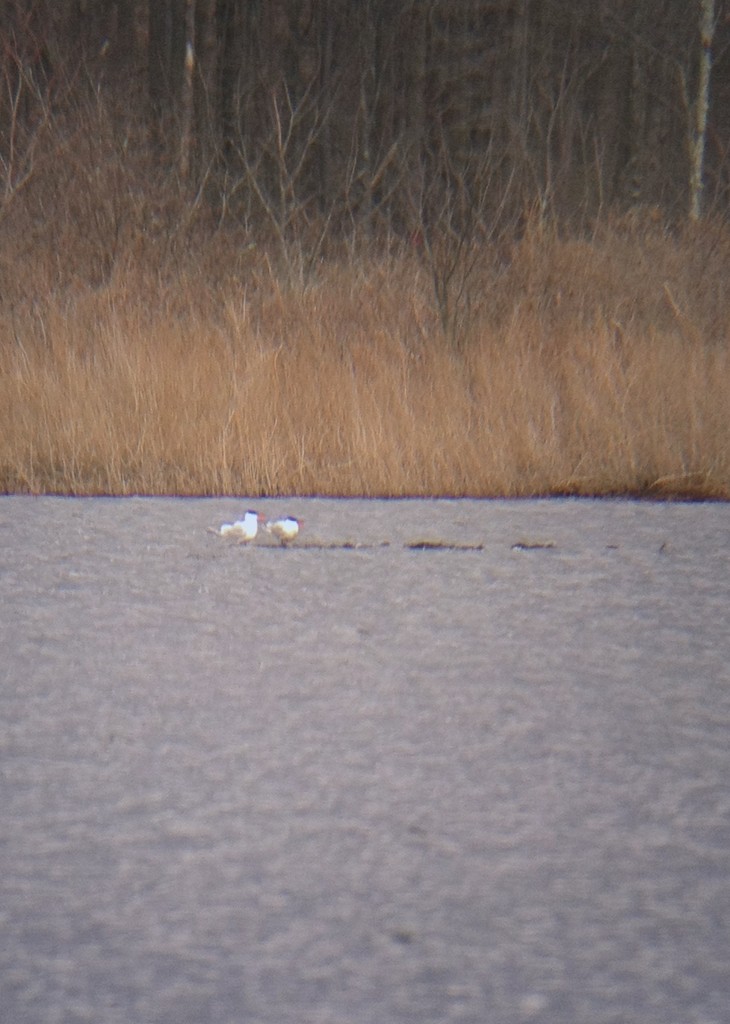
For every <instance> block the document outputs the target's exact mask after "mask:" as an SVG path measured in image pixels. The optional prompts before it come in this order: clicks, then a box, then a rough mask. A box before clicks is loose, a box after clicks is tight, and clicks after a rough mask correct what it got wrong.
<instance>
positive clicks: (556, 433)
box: [0, 182, 730, 498]
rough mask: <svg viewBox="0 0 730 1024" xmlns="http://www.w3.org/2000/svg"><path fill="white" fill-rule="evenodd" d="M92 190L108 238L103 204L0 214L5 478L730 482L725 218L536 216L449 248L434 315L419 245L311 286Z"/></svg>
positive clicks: (4, 484)
mask: <svg viewBox="0 0 730 1024" xmlns="http://www.w3.org/2000/svg"><path fill="white" fill-rule="evenodd" d="M86 185H87V187H91V186H90V184H89V182H87V183H86ZM115 187H118V188H120V189H122V192H123V191H124V189H123V187H122V186H121V185H117V186H115ZM31 198H32V193H31ZM99 202H100V203H102V200H101V198H100V199H99ZM104 202H105V203H106V206H104V205H103V204H102V209H103V210H106V212H107V215H108V219H109V223H110V224H111V223H112V221H114V218H115V217H116V218H117V220H118V221H119V223H118V224H117V227H116V230H115V233H114V245H113V249H109V250H107V249H105V238H106V235H105V233H104V231H105V230H106V229H104V223H106V222H103V223H101V226H100V222H99V221H98V218H97V220H96V221H95V222H94V223H95V224H96V228H95V230H96V232H97V233H96V234H93V232H88V231H87V230H86V225H87V218H88V216H90V214H89V209H93V208H94V206H93V204H94V200H93V196H92V197H91V198H89V197H88V196H87V198H86V200H85V203H86V206H85V207H84V209H82V210H81V211H80V212H79V211H76V213H75V214H74V217H75V218H76V221H74V218H72V217H71V216H70V214H69V217H68V218H66V220H64V223H63V224H61V225H59V224H55V225H54V226H53V230H50V229H45V228H44V227H43V223H42V218H41V219H40V220H39V217H40V214H39V213H38V210H36V212H35V214H34V216H35V218H36V219H35V220H32V219H31V217H30V213H29V212H28V210H30V211H31V212H33V211H32V203H31V202H30V200H29V201H28V203H27V207H28V210H26V212H25V217H26V220H25V221H24V220H23V215H22V214H23V208H22V206H20V205H19V203H15V204H14V205H10V206H8V207H7V208H6V209H5V211H4V215H3V217H2V218H0V230H1V234H2V238H1V241H2V247H1V249H0V271H2V277H1V284H2V288H1V289H0V490H1V491H3V492H30V493H40V492H57V493H64V494H101V493H103V494H120V495H121V494H131V493H143V494H186V495H194V494H195V495H198V494H199V495H211V494H249V495H258V494H271V495H277V494H302V495H305V494H323V495H324V494H326V495H343V496H349V495H372V496H375V495H382V496H399V495H454V496H456V495H472V496H495V495H503V496H518V495H545V494H578V495H607V494H641V495H656V496H685V497H696V498H705V497H724V498H727V497H730V401H729V398H730V388H729V384H730V348H729V346H728V341H729V327H730V300H729V299H728V296H727V280H728V275H727V271H728V267H730V231H728V229H727V228H726V227H725V226H724V225H722V224H715V223H706V224H704V225H701V226H698V227H694V228H692V229H689V228H687V229H685V230H683V231H681V232H670V231H669V230H668V229H667V228H666V227H665V226H664V225H663V224H662V223H661V222H660V221H659V220H658V219H657V217H656V216H655V215H654V214H652V215H650V216H647V217H643V216H642V215H641V214H634V215H633V216H631V217H623V218H620V219H613V220H611V219H610V218H606V219H604V220H603V221H602V222H601V223H600V224H599V225H598V226H597V227H596V228H595V229H594V230H593V232H592V233H591V234H590V235H589V234H587V233H586V232H583V233H582V235H581V237H580V238H576V237H561V235H560V233H559V232H558V231H557V230H554V229H547V228H545V227H543V226H535V225H529V224H528V228H527V230H526V231H523V233H522V236H521V237H520V238H519V239H518V240H515V241H512V242H510V243H509V244H505V242H504V240H501V241H500V242H499V244H497V243H494V242H492V243H490V244H487V243H484V246H483V249H482V250H474V249H472V250H470V252H469V253H468V254H467V262H465V264H464V265H465V266H468V271H469V274H468V279H467V278H466V277H465V278H464V279H463V280H459V276H458V275H459V272H460V271H459V267H458V266H457V268H456V272H455V274H454V277H453V278H452V279H451V280H450V282H449V285H450V286H453V289H454V290H453V293H452V299H453V301H452V302H451V305H450V307H449V316H450V318H451V319H450V321H449V324H448V328H449V329H448V331H446V332H445V330H444V318H443V316H442V315H441V314H442V313H443V310H439V308H438V302H437V301H436V299H435V289H434V273H438V266H436V265H433V264H432V265H429V260H428V256H427V254H425V253H424V252H423V251H422V250H420V249H419V248H418V246H417V244H414V243H413V241H412V240H411V241H403V240H400V241H398V240H394V239H393V238H392V237H391V238H390V239H388V240H387V241H386V242H384V243H383V244H379V243H375V242H372V241H371V242H369V243H368V246H367V247H365V248H361V251H359V252H356V251H355V248H350V249H349V250H348V251H341V252H339V253H338V252H335V251H334V250H333V249H331V250H330V251H328V252H327V253H325V257H324V258H323V259H322V260H320V261H319V262H318V264H317V266H316V267H315V268H314V269H313V270H311V272H309V273H308V275H307V277H306V279H303V278H297V277H296V275H292V274H291V273H290V272H289V271H290V270H291V268H286V267H284V268H282V266H281V263H280V262H279V263H278V264H277V263H275V262H274V261H273V257H272V256H271V252H270V250H267V248H266V246H265V245H262V244H254V242H253V241H252V240H251V238H250V237H249V236H248V235H246V234H245V233H243V232H242V231H241V230H238V231H234V230H227V229H225V228H220V226H218V227H217V228H215V227H210V226H209V225H206V224H205V223H204V221H203V219H201V218H199V217H196V218H194V217H189V218H188V219H187V220H185V219H184V218H182V221H181V219H180V218H177V219H176V218H175V217H174V216H172V214H169V216H167V217H166V218H164V226H163V227H160V228H154V224H156V223H157V222H156V221H154V220H153V219H150V218H152V213H151V212H150V211H149V210H147V211H140V210H137V214H136V216H135V217H134V218H131V217H126V216H122V214H120V213H119V212H118V210H117V207H119V209H121V210H122V211H123V210H124V203H123V202H122V201H121V200H116V201H115V202H116V205H115V204H114V203H112V204H111V207H109V202H110V201H109V199H108V197H107V198H106V199H105V200H104ZM168 212H169V211H168ZM46 214H47V215H49V216H50V214H48V211H46ZM64 216H65V215H64ZM160 216H161V215H160ZM74 223H75V227H74ZM115 223H116V222H115ZM39 224H40V225H41V226H40V227H39ZM174 224H177V227H173V226H171V225H174ZM181 224H182V226H181ZM150 225H152V227H150ZM107 227H109V225H107ZM102 229H104V230H102ZM33 232H35V234H34V233H33ZM82 243H83V244H82ZM60 244H62V245H63V251H62V252H60V251H59V248H58V247H59V245H60Z"/></svg>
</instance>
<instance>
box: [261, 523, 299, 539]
mask: <svg viewBox="0 0 730 1024" xmlns="http://www.w3.org/2000/svg"><path fill="white" fill-rule="evenodd" d="M266 530H267V531H268V532H269V533H270V534H271V535H272V536H273V537H276V539H277V540H278V541H279V543H280V544H291V542H292V541H293V540H296V538H297V535H298V534H299V520H298V519H295V518H294V516H286V518H284V519H272V520H270V521H269V522H268V523H267V524H266Z"/></svg>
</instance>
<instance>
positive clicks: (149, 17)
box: [0, 0, 730, 248]
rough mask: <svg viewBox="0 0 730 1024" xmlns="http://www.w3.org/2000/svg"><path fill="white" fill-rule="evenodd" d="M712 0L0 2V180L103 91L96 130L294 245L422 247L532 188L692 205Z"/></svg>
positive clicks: (150, 167) (727, 125)
mask: <svg viewBox="0 0 730 1024" xmlns="http://www.w3.org/2000/svg"><path fill="white" fill-rule="evenodd" d="M700 10H701V4H700V2H699V0H696V2H688V0H640V2H637V0H571V2H566V0H149V2H146V0H68V2H65V3H60V2H58V0H35V2H34V0H25V2H22V0H4V2H3V3H2V5H0V12H1V13H0V59H1V61H2V65H1V74H0V78H1V80H0V176H1V180H0V188H2V190H3V195H4V199H5V202H6V203H7V202H8V201H9V200H10V199H11V198H12V196H13V195H14V194H15V193H16V192H18V191H19V190H21V189H22V188H24V187H25V186H26V184H27V183H30V181H31V180H32V178H33V177H34V175H37V173H38V170H39V161H40V159H41V146H40V143H39V138H40V136H41V135H42V132H43V130H44V129H45V128H47V126H48V124H49V121H50V120H51V119H52V118H55V122H54V123H55V125H56V128H57V127H58V124H59V119H65V123H66V126H67V127H66V132H67V136H68V133H70V132H72V131H73V130H74V125H73V117H74V116H78V115H79V112H80V111H82V110H84V111H86V113H87V115H88V111H89V110H90V109H93V110H95V111H96V114H95V115H94V116H99V113H98V112H99V109H100V101H103V106H104V126H103V129H102V127H101V126H99V127H98V128H97V134H99V135H101V134H104V135H105V138H106V139H107V142H109V144H110V145H112V146H114V147H115V148H116V152H117V155H121V156H122V157H123V158H124V159H125V160H126V161H128V162H129V163H130V164H134V165H135V167H136V170H137V172H139V174H140V175H141V181H142V182H147V183H149V184H150V185H152V183H153V182H157V184H158V185H159V184H160V182H161V181H163V180H164V183H165V186H166V187H172V185H173V183H174V185H175V188H178V189H179V188H182V189H183V190H185V192H186V194H187V195H188V196H189V197H192V198H193V199H194V201H195V202H196V203H198V204H199V205H200V206H201V207H202V206H204V207H205V208H206V210H207V211H208V212H209V213H210V214H211V215H212V216H214V217H216V218H218V219H219V221H220V220H221V219H229V220H232V221H234V222H236V223H238V224H244V225H246V226H249V227H251V228H253V227H254V226H257V227H258V228H265V229H267V230H268V231H270V232H271V234H272V237H273V238H274V239H275V240H276V241H279V242H281V243H286V242H287V240H288V239H290V238H292V237H297V238H304V237H306V236H307V234H308V233H309V234H310V235H311V238H310V243H311V245H313V246H314V247H315V248H316V247H317V246H318V245H321V244H322V238H323V237H324V234H326V235H327V236H331V235H332V234H333V233H340V232H347V231H351V230H353V229H356V230H358V231H363V232H365V233H366V234H377V233H379V232H381V231H383V230H387V231H388V232H395V233H398V234H403V236H404V237H406V238H411V239H414V240H415V241H416V242H417V243H418V244H420V243H421V241H425V242H426V243H428V241H429V238H430V233H431V232H432V231H433V230H435V228H436V227H437V226H438V227H440V228H444V227H446V228H447V229H448V230H454V231H458V232H460V233H469V232H476V233H478V232H487V233H494V232H495V231H497V230H499V231H502V230H504V229H506V230H509V231H519V228H520V224H521V222H522V220H523V219H524V217H525V214H526V211H528V210H529V211H533V212H534V211H535V210H536V209H537V210H538V211H539V213H540V215H547V216H550V217H555V218H557V219H558V220H559V221H560V222H567V223H568V224H570V225H571V226H573V227H577V228H579V227H580V226H581V225H582V224H585V223H590V222H591V221H593V220H595V218H596V217H597V216H600V215H602V214H604V213H606V212H607V211H610V210H617V209H618V210H626V209H637V208H641V209H647V210H650V211H651V210H659V211H661V215H662V216H663V217H669V218H682V217H684V216H685V215H686V213H687V211H688V209H689V204H690V162H691V161H690V152H691V143H692V137H693V132H694V131H695V127H694V104H695V101H696V94H697V89H698V74H699V71H698V69H699V66H700V55H701V40H700ZM715 15H716V17H715V33H714V39H713V67H712V77H711V92H710V106H709V118H708V122H707V133H706V150H705V174H704V181H705V190H704V195H703V208H704V210H705V211H709V210H712V211H717V212H721V213H724V212H725V211H726V209H727V204H728V178H729V175H730V164H729V162H728V145H729V144H730V103H728V100H729V99H730V15H728V14H727V13H726V8H725V6H724V4H723V3H719V4H716V6H715ZM186 58H187V59H186ZM84 105H86V106H84ZM84 145H88V142H87V143H84ZM57 155H58V154H57ZM76 157H77V159H78V160H82V159H83V154H80V153H77V154H76ZM94 163H96V164H97V171H98V173H103V170H104V168H103V160H101V159H100V155H99V154H98V153H94V152H89V153H88V160H87V166H86V170H85V173H87V174H88V173H90V170H91V167H90V165H91V164H94ZM56 171H57V172H59V173H61V177H62V176H63V174H62V169H60V168H59V167H56ZM69 173H71V171H70V170H69ZM161 175H162V176H165V175H166V177H161ZM61 187H62V185H61ZM148 213H149V211H148ZM111 227H112V228H114V225H113V224H112V225H111Z"/></svg>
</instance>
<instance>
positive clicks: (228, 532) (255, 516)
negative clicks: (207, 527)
mask: <svg viewBox="0 0 730 1024" xmlns="http://www.w3.org/2000/svg"><path fill="white" fill-rule="evenodd" d="M263 521H264V517H263V516H261V515H259V513H258V512H252V511H251V509H249V511H248V512H247V513H246V515H245V516H244V517H243V519H237V520H236V521H235V523H224V524H223V526H221V530H220V534H221V537H234V538H236V539H237V540H238V541H239V542H240V543H241V544H248V543H249V541H252V540H253V539H254V537H255V536H256V534H257V533H258V529H259V523H262V522H263Z"/></svg>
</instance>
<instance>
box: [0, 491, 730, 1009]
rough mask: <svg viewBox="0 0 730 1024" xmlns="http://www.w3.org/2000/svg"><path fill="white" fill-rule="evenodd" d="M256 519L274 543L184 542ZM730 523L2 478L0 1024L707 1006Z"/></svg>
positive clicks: (717, 914)
mask: <svg viewBox="0 0 730 1024" xmlns="http://www.w3.org/2000/svg"><path fill="white" fill-rule="evenodd" d="M248 507H253V508H256V509H257V510H258V511H259V512H262V513H263V514H265V515H266V516H267V517H268V518H272V517H274V516H278V515H286V514H292V515H297V516H301V517H302V518H303V519H304V522H305V526H304V528H303V531H302V535H301V537H300V539H299V540H298V541H297V542H296V543H295V544H294V545H293V546H292V547H291V548H289V549H286V548H281V547H279V546H278V545H275V544H268V543H267V541H268V538H260V539H258V538H257V541H256V542H254V544H252V545H250V546H248V547H244V546H239V545H235V544H231V543H229V542H228V541H227V540H226V539H223V538H221V537H216V536H213V535H212V534H211V533H210V532H209V528H214V529H215V528H217V527H218V526H219V525H220V523H221V522H224V521H231V520H232V519H235V518H236V517H237V516H239V515H240V514H242V512H243V511H244V510H245V509H246V508H248ZM386 542H387V543H386ZM423 542H426V544H427V546H425V547H424V548H423V549H412V548H410V547H408V546H407V545H409V544H414V543H416V544H420V543H423ZM729 542H730V506H728V505H722V504H649V503H638V502H624V501H602V502H592V501H569V500H565V501H563V500H560V501H558V500H556V501H522V502H506V501H443V500H440V501H388V502H385V501H365V500H362V501H359V500H358V501H349V500H348V501H336V500H324V499H307V500H303V499H292V500H290V501H281V500H276V501H274V500H264V501H261V500H259V501H256V500H255V499H252V498H248V497H246V498H243V499H242V500H241V501H240V502H236V501H232V500H231V499H219V500H218V499H216V500H179V499H142V498H139V499H137V498H134V499H88V500H86V499H85V500H78V499H60V498H29V497H6V498H1V499H0V602H1V603H0V652H1V653H0V684H1V685H0V767H1V769H2V789H1V799H2V805H1V810H2V821H3V826H2V839H1V842H0V1019H2V1021H3V1022H6V1021H7V1022H8V1024H72V1022H73V1024H76V1022H91V1024H239V1022H240V1024H249V1022H251V1024H392V1022H394V1024H401V1022H402V1024H406V1022H409V1024H410V1022H414V1024H416V1022H418V1024H429V1022H433V1024H436V1022H439V1024H441V1022H469V1024H492V1022H494V1024H519V1022H526V1021H527V1022H531V1021H535V1022H540V1024H571V1022H575V1024H587V1022H590V1024H617V1022H622V1024H624V1022H637V1024H727V1021H728V1020H730V1016H729V1014H730V1011H729V1010H728V1007H730V971H729V970H728V923H729V922H730V685H729V684H730V669H729V664H730V639H729V636H730V633H729V631H728V618H729V616H728V610H729V608H730V571H729V570H730V543H729ZM344 544H348V545H350V546H343V545H344ZM432 544H444V545H449V544H451V545H456V544H461V545H466V546H467V547H471V548H472V549H471V550H469V549H465V550H458V549H449V548H448V547H444V548H439V547H433V546H428V545H432ZM353 545H359V546H353Z"/></svg>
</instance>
